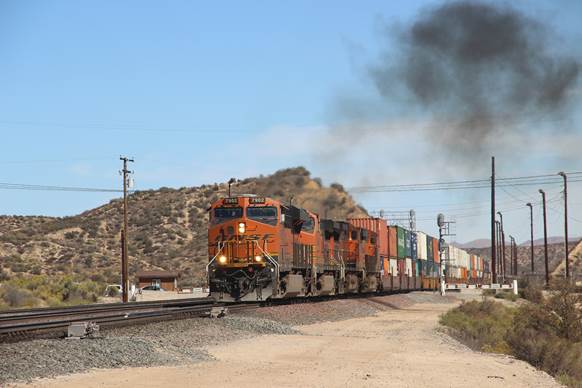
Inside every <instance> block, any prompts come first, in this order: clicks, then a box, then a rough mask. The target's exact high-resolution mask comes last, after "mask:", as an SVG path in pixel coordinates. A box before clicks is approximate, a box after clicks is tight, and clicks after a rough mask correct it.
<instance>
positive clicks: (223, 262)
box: [218, 255, 226, 264]
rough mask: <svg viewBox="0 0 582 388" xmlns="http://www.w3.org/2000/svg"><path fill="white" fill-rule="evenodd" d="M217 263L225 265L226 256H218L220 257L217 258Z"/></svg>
mask: <svg viewBox="0 0 582 388" xmlns="http://www.w3.org/2000/svg"><path fill="white" fill-rule="evenodd" d="M218 262H219V263H220V264H226V256H224V255H220V257H219V258H218Z"/></svg>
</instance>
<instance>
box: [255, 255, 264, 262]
mask: <svg viewBox="0 0 582 388" xmlns="http://www.w3.org/2000/svg"><path fill="white" fill-rule="evenodd" d="M255 261H256V262H257V263H260V262H261V261H263V258H262V257H261V256H255Z"/></svg>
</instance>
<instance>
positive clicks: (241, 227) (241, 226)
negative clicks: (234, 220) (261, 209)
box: [238, 222, 246, 234]
mask: <svg viewBox="0 0 582 388" xmlns="http://www.w3.org/2000/svg"><path fill="white" fill-rule="evenodd" d="M245 230H246V225H245V223H244V222H239V223H238V232H239V233H240V234H244V232H245Z"/></svg>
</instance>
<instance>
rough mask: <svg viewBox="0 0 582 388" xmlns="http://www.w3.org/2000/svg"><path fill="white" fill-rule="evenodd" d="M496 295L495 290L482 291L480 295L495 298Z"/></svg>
mask: <svg viewBox="0 0 582 388" xmlns="http://www.w3.org/2000/svg"><path fill="white" fill-rule="evenodd" d="M496 294H497V292H496V291H495V290H491V289H488V290H483V293H482V294H481V295H483V296H495V295H496Z"/></svg>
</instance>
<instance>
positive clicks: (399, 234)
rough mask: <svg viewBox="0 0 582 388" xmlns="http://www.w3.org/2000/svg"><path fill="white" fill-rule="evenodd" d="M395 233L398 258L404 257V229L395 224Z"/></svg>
mask: <svg viewBox="0 0 582 388" xmlns="http://www.w3.org/2000/svg"><path fill="white" fill-rule="evenodd" d="M396 235H397V240H398V249H397V251H398V258H399V259H404V258H405V257H406V229H404V228H401V227H400V226H397V227H396Z"/></svg>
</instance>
